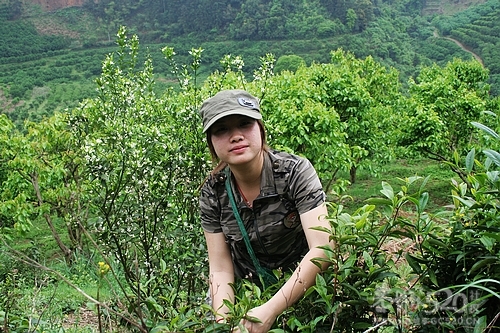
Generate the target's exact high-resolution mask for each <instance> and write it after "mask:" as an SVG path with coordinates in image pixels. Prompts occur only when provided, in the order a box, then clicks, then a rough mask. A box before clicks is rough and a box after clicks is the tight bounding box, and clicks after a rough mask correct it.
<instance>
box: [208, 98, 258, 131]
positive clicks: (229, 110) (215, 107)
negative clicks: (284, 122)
mask: <svg viewBox="0 0 500 333" xmlns="http://www.w3.org/2000/svg"><path fill="white" fill-rule="evenodd" d="M233 114H240V115H243V116H247V117H250V118H253V119H262V114H261V113H260V107H259V100H258V99H257V98H256V97H254V96H252V95H250V94H249V93H248V92H246V91H244V90H239V89H234V90H222V91H219V92H218V93H217V94H215V96H213V97H211V98H209V99H207V100H205V101H204V102H203V104H202V105H201V108H200V115H201V118H202V119H203V133H205V132H206V131H207V130H208V129H209V128H210V126H212V125H213V124H214V123H215V122H216V121H217V120H219V119H221V118H223V117H226V116H230V115H233Z"/></svg>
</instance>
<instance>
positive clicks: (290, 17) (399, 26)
mask: <svg viewBox="0 0 500 333" xmlns="http://www.w3.org/2000/svg"><path fill="white" fill-rule="evenodd" d="M499 3H500V2H499V0H490V1H487V2H484V3H478V4H476V5H474V6H471V7H470V8H465V6H463V5H461V3H460V2H458V3H449V4H448V3H446V2H441V3H440V4H439V6H437V7H436V4H435V3H432V2H430V1H427V2H424V1H420V0H399V1H373V2H370V1H366V0H349V1H326V0H315V1H299V0H294V1H283V0H274V1H262V0H247V1H228V0H226V1H215V2H214V1H167V0H161V1H160V0H158V1H142V0H139V1H138V0H134V1H132V0H130V1H120V2H114V1H108V0H103V1H99V2H98V3H94V2H93V1H88V2H87V3H86V4H85V5H84V6H83V7H71V8H66V9H61V10H57V11H54V12H44V11H43V10H42V9H41V8H40V6H36V5H28V4H27V2H21V1H20V0H3V1H0V28H1V30H2V32H3V33H2V34H1V36H0V50H1V51H0V72H1V73H2V76H1V77H0V90H1V92H0V112H3V113H8V114H9V115H10V117H11V118H12V119H13V120H15V121H16V122H22V121H23V120H24V119H31V120H40V119H42V118H43V117H44V116H46V115H50V114H52V113H53V112H54V111H57V110H64V109H66V108H71V107H74V106H76V105H77V104H78V103H79V102H80V101H81V100H82V99H84V98H86V97H90V96H93V94H94V93H95V92H94V90H93V88H92V82H93V80H94V79H95V78H96V77H97V76H98V75H99V74H100V72H101V62H102V59H103V58H104V56H105V54H107V53H109V52H111V51H113V50H114V49H115V48H116V46H115V44H114V40H115V35H116V31H117V30H118V28H119V26H121V25H125V26H127V27H128V29H129V30H130V31H131V32H132V33H134V34H137V35H138V37H139V39H140V40H141V43H142V44H143V45H146V46H147V47H148V49H149V52H150V54H151V56H152V58H153V61H154V64H155V69H156V71H157V74H156V79H157V80H158V81H159V83H160V84H159V85H158V89H164V88H165V87H167V86H169V85H170V82H171V81H172V77H171V73H170V71H169V69H168V62H167V61H166V60H165V58H164V56H163V54H162V53H161V48H162V47H164V46H166V45H168V46H172V47H174V48H175V50H176V53H177V55H178V56H180V59H181V62H182V60H185V59H188V57H189V51H190V50H191V49H192V48H195V47H201V48H202V49H204V57H203V63H202V64H201V68H200V73H201V75H200V77H203V76H204V75H205V76H207V75H208V73H210V72H213V71H214V70H220V69H222V67H221V64H220V60H221V59H222V58H223V57H224V56H225V55H227V54H232V55H239V56H241V57H242V58H243V59H245V66H244V68H243V70H244V72H245V73H246V74H247V75H251V73H252V72H253V71H254V70H255V69H256V68H257V67H258V64H259V57H262V56H264V55H265V54H267V53H272V54H273V55H274V56H275V57H276V59H277V63H276V66H277V70H278V71H280V70H283V69H291V70H294V69H296V68H297V66H298V64H300V63H301V62H303V63H304V64H306V65H310V64H312V63H313V62H317V63H328V62H329V59H330V52H331V51H332V50H336V49H338V48H342V49H344V50H346V51H350V52H353V53H354V54H355V55H356V57H359V58H365V57H367V56H372V57H373V58H374V59H375V60H377V61H380V62H381V63H383V64H384V65H385V66H387V67H394V68H396V69H397V70H398V71H399V73H400V78H399V79H400V81H401V82H402V84H403V88H404V87H406V83H407V81H408V79H409V78H410V77H416V76H417V75H418V72H419V70H420V68H421V67H422V66H429V65H431V64H432V63H436V64H438V65H440V66H443V65H445V64H446V63H447V62H449V61H451V60H452V59H453V58H455V57H456V58H461V59H466V60H468V59H471V58H472V56H471V54H470V53H469V52H467V51H465V50H463V49H462V48H460V46H458V45H457V44H456V43H455V42H453V41H452V40H450V39H446V38H440V37H439V36H441V37H444V36H447V37H449V38H450V37H451V38H454V39H456V40H457V41H459V42H461V43H462V44H463V45H464V47H466V48H468V49H469V50H470V51H473V52H474V53H476V54H477V55H479V56H480V57H481V59H482V60H483V63H484V65H485V66H486V68H488V69H489V71H490V73H489V74H490V75H489V77H490V79H489V83H490V85H491V90H490V92H491V94H492V95H494V96H496V95H498V94H499V93H500V88H499V87H500V84H499V82H500V76H499V75H500V68H499V66H500V65H498V64H500V61H499V60H500V59H499V58H500V51H499V50H500V48H499V47H498V45H499V43H500V39H499V37H498V34H496V32H497V31H499V29H500V27H499V24H500V23H499V22H500V20H498V18H499V17H500V5H499ZM433 6H434V7H433ZM457 11H458V12H457ZM436 36H438V37H436ZM295 56H297V57H299V58H297V57H295Z"/></svg>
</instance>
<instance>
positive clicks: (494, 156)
mask: <svg viewBox="0 0 500 333" xmlns="http://www.w3.org/2000/svg"><path fill="white" fill-rule="evenodd" d="M483 153H484V154H485V155H486V156H487V157H488V158H489V159H491V160H492V161H493V163H495V164H496V165H497V166H500V153H498V152H497V151H495V150H492V149H485V150H483Z"/></svg>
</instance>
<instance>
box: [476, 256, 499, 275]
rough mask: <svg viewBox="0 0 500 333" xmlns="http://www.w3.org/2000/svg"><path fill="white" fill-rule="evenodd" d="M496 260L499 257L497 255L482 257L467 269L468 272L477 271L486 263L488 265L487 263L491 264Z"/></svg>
mask: <svg viewBox="0 0 500 333" xmlns="http://www.w3.org/2000/svg"><path fill="white" fill-rule="evenodd" d="M498 260H499V259H498V258H497V257H487V258H484V259H482V260H479V261H478V262H476V263H475V264H474V265H472V267H471V269H470V271H469V274H472V273H474V272H475V271H477V270H478V269H481V268H483V267H484V266H486V265H489V264H492V263H496V262H498Z"/></svg>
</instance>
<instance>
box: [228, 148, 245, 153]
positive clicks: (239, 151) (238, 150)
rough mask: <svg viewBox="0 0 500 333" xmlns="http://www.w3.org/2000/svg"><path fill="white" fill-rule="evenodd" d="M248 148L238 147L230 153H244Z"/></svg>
mask: <svg viewBox="0 0 500 333" xmlns="http://www.w3.org/2000/svg"><path fill="white" fill-rule="evenodd" d="M247 147H248V146H236V147H233V148H231V150H230V152H232V153H242V152H243V151H245V149H246V148H247Z"/></svg>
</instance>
